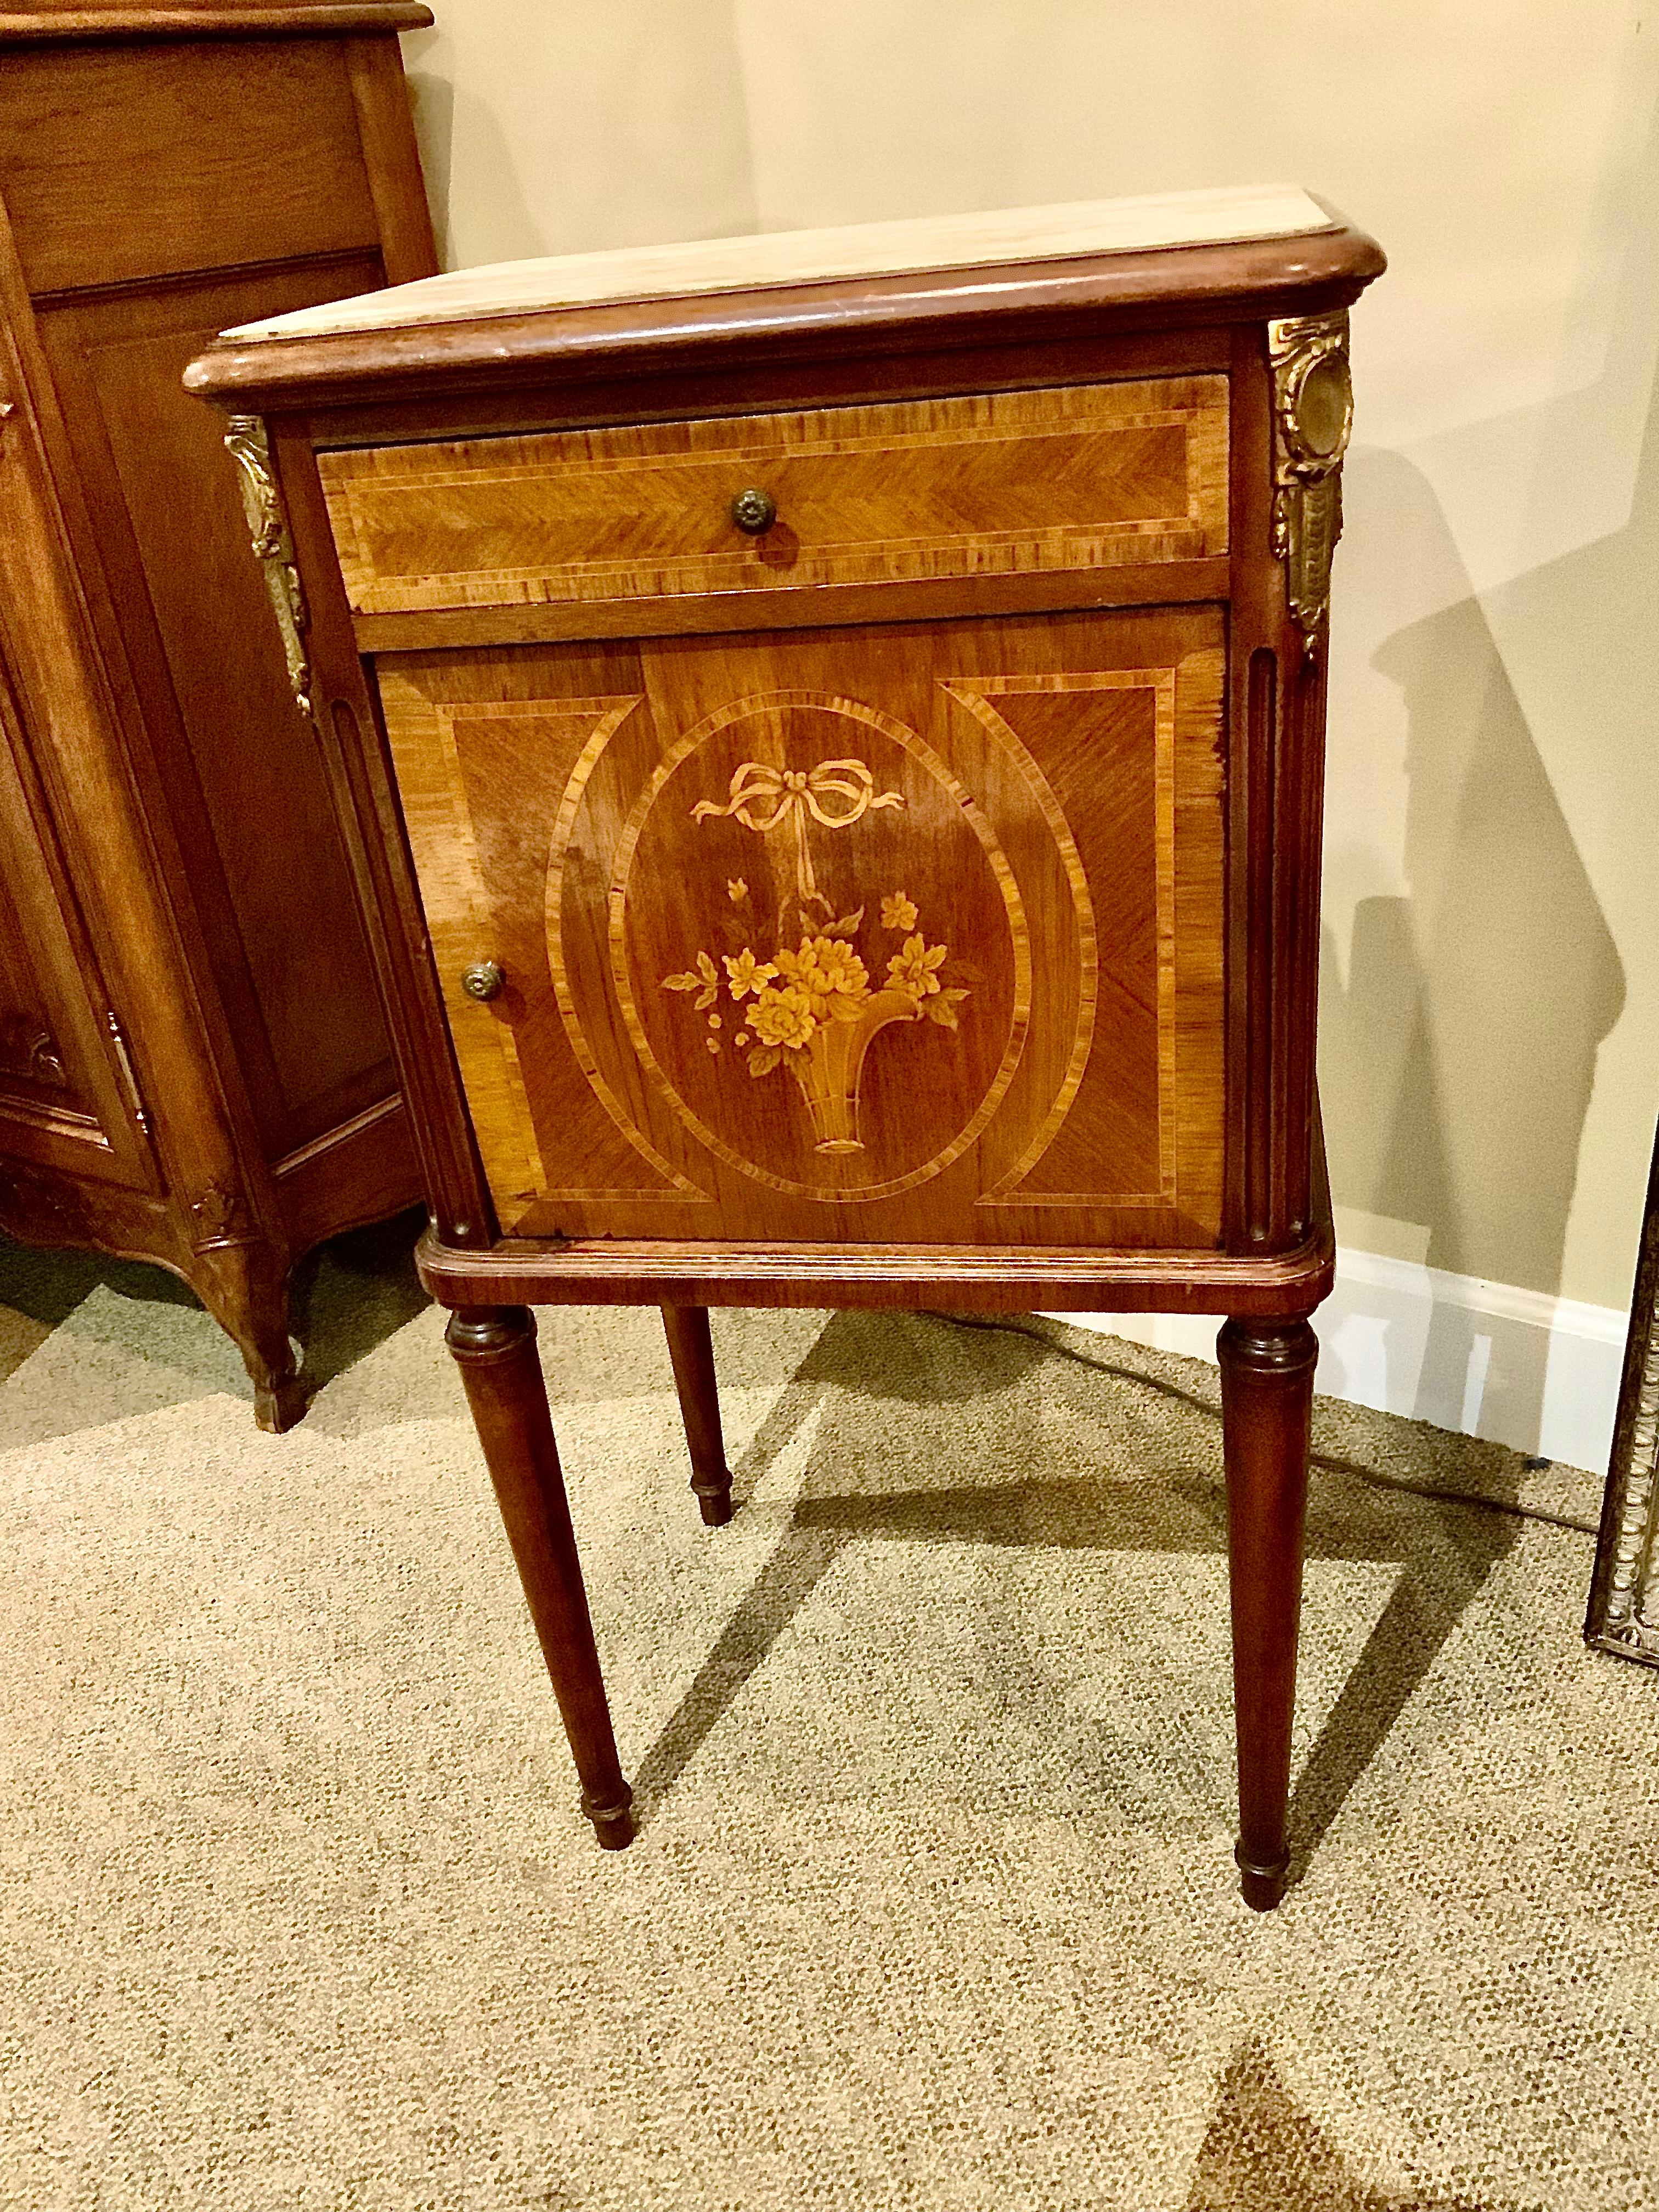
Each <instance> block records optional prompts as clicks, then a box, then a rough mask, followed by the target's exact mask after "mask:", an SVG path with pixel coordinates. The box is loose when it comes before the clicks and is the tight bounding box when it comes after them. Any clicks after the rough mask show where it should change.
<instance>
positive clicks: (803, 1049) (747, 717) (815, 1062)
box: [378, 606, 1224, 1248]
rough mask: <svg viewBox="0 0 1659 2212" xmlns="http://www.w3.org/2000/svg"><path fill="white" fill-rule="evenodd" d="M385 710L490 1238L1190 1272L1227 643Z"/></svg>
mask: <svg viewBox="0 0 1659 2212" xmlns="http://www.w3.org/2000/svg"><path fill="white" fill-rule="evenodd" d="M378 681H380V699H383V708H385V721H387V734H389V744H392V752H394V761H396V772H398V785H400V792H403V807H404V821H407V832H410V842H411V852H414V863H416V872H418V878H420V891H422V900H425V911H427V922H429V931H431V947H434V957H435V963H438V971H441V980H442V991H445V1002H447V1009H449V1022H452V1033H453V1042H456V1053H458V1061H460V1071H462V1082H465V1086H467V1097H469V1103H471V1113H473V1119H476V1128H477V1139H480V1151H483V1157H484V1168H487V1175H489V1179H491V1190H493V1194H495V1207H498V1217H500V1224H502V1230H504V1232H508V1234H518V1237H546V1234H622V1237H690V1239H699V1241H702V1239H706V1237H721V1239H810V1241H823V1239H829V1241H860V1243H867V1241H911V1243H914V1241H922V1243H973V1245H1009V1243H1015V1245H1061V1243H1084V1241H1086V1243H1099V1245H1128V1248H1148V1245H1161V1248H1201V1245H1214V1243H1217V1237H1218V1218H1221V1152H1224V1036H1221V1030H1224V947H1221V874H1224V865H1221V863H1224V823H1221V799H1224V757H1221V695H1224V629H1221V611H1218V608H1210V606H1203V608H1188V611H1157V613H1152V611H1137V613H1113V615H1099V613H1086V615H1060V617H1040V619H1002V622H947V623H929V626H905V623H894V626H872V629H836V630H811V633H783V635H779V633H769V635H752V637H721V639H710V637H677V639H657V641H644V644H629V646H611V644H604V646H599V644H595V646H540V648H518V650H489V653H445V654H398V657H387V659H383V661H380V664H378ZM489 963H493V964H495V967H498V969H500V975H502V982H500V988H498V991H495V994H493V995H484V998H476V995H469V975H467V971H469V969H477V967H480V964H483V967H484V973H483V975H477V973H476V975H471V988H483V991H484V994H489V991H491V987H493V980H495V978H493V975H491V973H489V967H487V964H489Z"/></svg>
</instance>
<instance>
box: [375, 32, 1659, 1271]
mask: <svg viewBox="0 0 1659 2212" xmlns="http://www.w3.org/2000/svg"><path fill="white" fill-rule="evenodd" d="M437 5H438V6H439V8H440V10H441V15H442V18H443V21H442V24H441V28H440V29H439V30H437V31H436V32H430V33H419V34H417V35H416V36H413V37H411V38H410V39H408V40H405V50H406V54H407V58H408V61H409V64H410V70H411V72H412V74H413V76H414V77H415V80H416V88H417V106H418V113H419V118H420V125H421V129H422V144H423V151H424V154H425V158H426V161H427V165H428V176H429V180H430V182H431V185H432V187H433V191H434V196H435V200H436V201H437V203H438V207H439V217H440V224H441V231H442V233H443V242H444V245H445V247H446V250H447V255H448V258H449V260H450V262H451V264H453V265H457V266H459V265H462V264H477V263H480V262H485V261H492V260H501V259H507V258H513V257H515V256H518V255H521V254H531V253H544V252H568V251H575V250H580V249H582V248H587V247H594V246H609V245H620V244H631V243H635V242H644V241H647V240H664V239H672V238H688V237H696V236H704V235H709V234H714V233H716V232H720V231H734V230H744V229H754V228H763V229H765V228H778V227H787V226H792V225H797V224H811V223H821V222H848V221H857V220H860V219H863V218H866V217H877V216H896V215H904V214H912V213H923V212H930V211H938V210H951V209H969V208H977V207H987V206H992V205H997V204H1019V203H1022V202H1036V201H1042V200H1055V199H1068V198H1079V197H1089V196H1092V195H1096V194H1103V193H1113V192H1129V191H1153V190H1157V189H1159V188H1162V187H1176V186H1182V185H1210V184H1215V185H1221V184H1235V183H1248V182H1255V181H1263V180H1269V179H1275V180H1276V179H1291V180H1294V181H1297V182H1300V183H1304V184H1307V185H1312V186H1313V187H1314V188H1315V189H1316V190H1318V191H1323V192H1324V193H1326V194H1327V195H1328V197H1332V198H1333V199H1334V200H1335V201H1336V202H1337V203H1338V204H1340V205H1341V206H1342V207H1344V208H1345V209H1346V210H1348V212H1350V213H1351V214H1352V215H1353V216H1355V217H1356V218H1357V219H1358V221H1360V222H1363V223H1364V225H1365V226H1366V227H1367V228H1370V229H1371V230H1373V231H1374V232H1375V233H1376V235H1377V236H1378V237H1379V238H1380V239H1381V240H1383V244H1384V245H1385V246H1387V248H1388V250H1389V254H1390V256H1391V258H1392V261H1393V267H1392V269H1391V270H1390V272H1389V275H1388V276H1387V277H1385V278H1384V279H1383V282H1382V283H1380V284H1379V285H1378V286H1377V287H1376V289H1375V291H1373V292H1372V293H1371V294H1370V296H1369V297H1368V299H1367V300H1366V301H1365V302H1364V304H1363V305H1362V307H1361V308H1360V310H1359V311H1358V314H1357V316H1356V319H1355V333H1354V354H1355V371H1356V377H1357V381H1358V393H1359V410H1360V411H1359V426H1358V438H1357V444H1356V450H1355V452H1354V453H1353V455H1352V459H1351V462H1350V465H1349V468H1348V472H1347V513H1348V536H1347V540H1346V544H1345V545H1344V548H1343V550H1342V552H1341V554H1340V556H1339V567H1338V574H1337V586H1338V606H1339V613H1338V621H1337V628H1336V634H1335V638H1334V646H1333V663H1332V739H1331V752H1330V774H1329V784H1328V831H1327V842H1326V853H1327V892H1326V901H1325V976H1324V988H1323V1020H1324V1024H1325V1026H1324V1033H1323V1040H1322V1054H1321V1068H1322V1083H1323V1086H1324V1094H1325V1102H1326V1116H1327V1122H1328V1130H1329V1135H1330V1139H1331V1146H1332V1153H1333V1170H1334V1180H1335V1184H1336V1192H1337V1197H1338V1200H1339V1204H1340V1206H1342V1207H1343V1208H1344V1210H1345V1219H1344V1226H1345V1228H1346V1231H1347V1232H1348V1234H1349V1235H1350V1237H1352V1239H1353V1240H1354V1241H1355V1242H1357V1243H1360V1244H1362V1245H1369V1246H1370V1248H1371V1249H1376V1250H1381V1251H1384V1252H1388V1253H1390V1254H1392V1255H1395V1256H1398V1257H1402V1258H1413V1259H1426V1260H1428V1261H1430V1262H1431V1264H1433V1265H1435V1266H1437V1267H1446V1268H1449V1269H1452V1270H1455V1271H1456V1272H1458V1273H1468V1274H1474V1275H1484V1276H1490V1277H1492V1278H1494V1279H1498V1280H1499V1281H1504V1282H1509V1283H1514V1284H1519V1285H1525V1286H1527V1287H1528V1288H1531V1289H1534V1290H1540V1291H1559V1292H1562V1293H1564V1294H1565V1295H1566V1296H1568V1297H1576V1298H1583V1299H1588V1300H1590V1301H1592V1302H1595V1303H1599V1304H1611V1305H1617V1304H1624V1303H1625V1302H1626V1298H1627V1297H1628V1294H1629V1283H1630V1271H1631V1265H1632V1255H1633V1253H1634V1249H1635V1239H1636V1231H1637V1221H1638V1212H1639V1209H1640V1203H1641V1195H1642V1189H1643V1184H1644V1177H1645V1174H1646V1167H1647V1156H1648V1152H1649V1147H1650V1141H1651V1138H1652V1132H1653V1124H1654V1119H1655V1115H1656V1111H1659V896H1656V888H1655V877H1656V872H1659V867H1656V864H1659V742H1656V741H1659V666H1656V660H1659V649H1656V623H1659V416H1655V415H1654V413H1653V411H1652V403H1653V397H1654V381H1655V376H1654V371H1655V356H1656V340H1659V255H1656V246H1659V221H1656V216H1659V136H1656V127H1655V106H1656V94H1659V22H1656V21H1650V20H1648V19H1645V18H1644V20H1642V21H1639V22H1638V21H1637V18H1636V15H1635V13H1634V11H1633V10H1632V9H1626V8H1624V7H1615V6H1613V4H1612V3H1611V0H1574V4H1573V5H1571V6H1568V5H1565V4H1563V0H1509V4H1507V5H1504V6H1498V5H1495V4H1492V0H1487V3H1486V4H1485V5H1482V4H1480V0H1394V4H1392V5H1389V6H1376V5H1374V4H1372V5H1361V4H1360V0H1346V5H1343V4H1333V3H1332V0H1324V4H1322V5H1315V4H1312V0H1304V4H1299V5H1298V4H1291V0H1258V4H1256V5H1255V6H1254V7H1251V8H1242V7H1237V6H1230V5H1224V4H1221V0H1139V4H1112V0H828V4H826V3H825V0H811V4H808V0H658V4H655V5H653V4H649V0H437Z"/></svg>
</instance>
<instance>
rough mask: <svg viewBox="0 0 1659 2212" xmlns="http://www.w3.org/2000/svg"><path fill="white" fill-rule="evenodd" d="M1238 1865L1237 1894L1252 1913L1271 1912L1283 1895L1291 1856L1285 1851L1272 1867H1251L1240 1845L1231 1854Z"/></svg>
mask: <svg viewBox="0 0 1659 2212" xmlns="http://www.w3.org/2000/svg"><path fill="white" fill-rule="evenodd" d="M1233 1857H1234V1858H1235V1859H1236V1860H1237V1863H1238V1887H1239V1893H1240V1895H1241V1896H1242V1897H1243V1899H1244V1902H1245V1904H1246V1905H1249V1908H1250V1910H1251V1911H1252V1912H1271V1911H1273V1907H1274V1906H1275V1905H1277V1904H1278V1903H1279V1899H1281V1898H1282V1897H1283V1896H1284V1894H1285V1876H1286V1875H1288V1874H1289V1872H1290V1870H1291V1855H1290V1853H1289V1852H1288V1851H1285V1853H1284V1854H1283V1855H1282V1856H1281V1857H1279V1858H1278V1859H1276V1860H1275V1861H1274V1863H1273V1865H1272V1866H1265V1867H1264V1866H1253V1865H1252V1864H1251V1863H1250V1862H1249V1859H1247V1858H1246V1857H1245V1856H1244V1847H1243V1844H1239V1845H1238V1846H1237V1848H1236V1849H1235V1850H1234V1852H1233Z"/></svg>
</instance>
